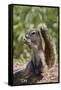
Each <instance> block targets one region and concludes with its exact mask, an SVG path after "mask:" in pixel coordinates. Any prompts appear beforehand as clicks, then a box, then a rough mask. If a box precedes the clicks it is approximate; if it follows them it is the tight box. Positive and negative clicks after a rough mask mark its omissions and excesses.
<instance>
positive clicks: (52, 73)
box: [13, 63, 59, 83]
mask: <svg viewBox="0 0 61 90" xmlns="http://www.w3.org/2000/svg"><path fill="white" fill-rule="evenodd" d="M25 67H26V64H19V63H16V64H14V66H13V69H14V71H17V70H18V69H20V70H22V69H24V68H25ZM58 76H59V75H58V64H56V65H54V66H53V67H52V68H50V69H49V70H48V72H46V73H43V78H42V80H38V81H37V82H36V83H50V82H58Z"/></svg>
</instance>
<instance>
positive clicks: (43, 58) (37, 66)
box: [14, 25, 56, 85]
mask: <svg viewBox="0 0 61 90" xmlns="http://www.w3.org/2000/svg"><path fill="white" fill-rule="evenodd" d="M24 40H25V43H26V44H27V45H28V46H29V48H31V49H32V56H31V60H30V61H29V63H28V64H27V66H26V68H25V69H24V70H22V71H18V72H15V73H14V85H15V84H16V85H17V84H21V83H22V84H32V83H34V82H36V79H34V77H39V79H42V78H43V75H42V73H43V72H47V71H48V68H51V67H52V65H54V61H55V59H56V51H55V47H54V44H53V43H54V42H53V40H52V38H51V36H50V34H49V33H48V30H47V28H46V27H45V25H42V26H41V27H40V28H39V29H38V28H32V29H31V30H30V31H29V32H27V33H26V34H25V39H24ZM32 77H33V78H32ZM21 78H25V79H26V80H27V81H26V80H25V81H24V82H22V81H21ZM30 78H31V79H30ZM32 79H34V81H33V80H32Z"/></svg>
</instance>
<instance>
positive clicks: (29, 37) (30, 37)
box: [25, 28, 40, 49]
mask: <svg viewBox="0 0 61 90" xmlns="http://www.w3.org/2000/svg"><path fill="white" fill-rule="evenodd" d="M25 42H26V43H27V45H29V46H30V47H31V48H35V49H36V48H38V47H39V45H40V33H39V31H38V30H37V29H35V28H33V29H32V30H30V31H29V32H27V33H26V34H25Z"/></svg>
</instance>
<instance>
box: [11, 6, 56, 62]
mask: <svg viewBox="0 0 61 90" xmlns="http://www.w3.org/2000/svg"><path fill="white" fill-rule="evenodd" d="M42 23H45V24H46V25H47V27H48V30H49V32H50V34H51V36H52V38H53V39H54V41H55V44H56V49H57V52H58V8H50V7H33V6H17V5H14V6H13V59H14V62H19V63H25V62H27V61H28V60H30V57H31V55H30V52H31V50H30V49H29V48H28V46H27V45H25V44H24V40H23V37H24V34H25V33H26V32H27V31H29V28H31V27H33V26H35V27H38V25H40V24H42Z"/></svg>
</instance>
